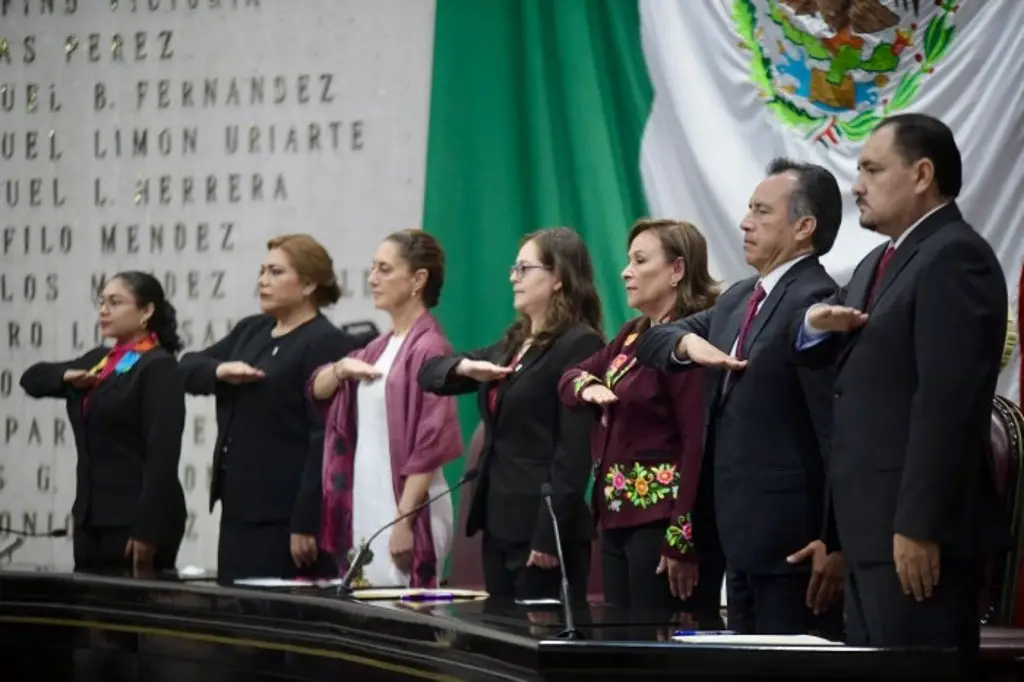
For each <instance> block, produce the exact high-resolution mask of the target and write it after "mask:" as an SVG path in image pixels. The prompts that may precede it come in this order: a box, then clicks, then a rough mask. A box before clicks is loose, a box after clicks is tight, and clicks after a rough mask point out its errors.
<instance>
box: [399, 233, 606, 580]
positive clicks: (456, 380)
mask: <svg viewBox="0 0 1024 682" xmlns="http://www.w3.org/2000/svg"><path fill="white" fill-rule="evenodd" d="M593 278H594V273H593V266H592V265H591V261H590V254H589V253H588V252H587V249H586V246H585V245H584V244H583V240H582V239H580V236H579V235H578V234H577V233H576V232H574V231H573V230H570V229H568V228H565V227H556V228H549V229H545V230H540V231H538V232H535V233H533V234H531V235H528V236H527V237H526V238H525V240H524V241H523V244H522V247H521V248H520V250H519V255H518V258H517V259H516V262H515V265H513V266H512V274H511V277H510V279H511V282H512V291H513V301H514V305H515V309H516V310H517V311H518V313H519V319H518V320H517V321H516V322H515V323H514V324H513V325H512V326H511V327H510V328H509V330H508V331H507V332H506V333H505V336H504V338H502V339H501V340H500V341H499V342H498V343H496V344H494V345H492V346H489V347H487V348H483V349H480V350H476V351H472V352H469V353H460V354H456V355H451V356H446V357H438V358H434V359H432V360H428V361H427V362H426V363H425V364H424V365H423V368H422V369H421V370H420V374H419V382H420V385H421V386H422V387H423V388H424V389H426V390H427V391H431V392H433V393H437V394H440V395H454V394H460V393H470V392H473V391H476V392H477V393H478V402H479V406H480V414H481V417H482V419H483V424H484V429H485V442H484V447H483V451H482V453H481V455H480V460H479V464H478V468H479V470H480V475H479V479H478V480H477V483H476V486H475V488H474V491H473V496H472V500H471V501H470V509H469V516H468V520H467V524H466V534H467V535H473V534H475V533H477V532H478V531H479V532H483V543H482V545H483V572H484V585H485V588H486V590H487V592H488V593H489V594H490V596H491V597H492V598H495V599H513V598H515V599H537V598H558V596H559V593H560V584H561V575H560V571H559V567H558V559H557V556H556V554H557V552H556V548H555V537H554V531H553V528H552V522H551V518H550V516H549V513H548V510H547V507H546V504H545V502H544V500H543V498H542V497H541V486H542V485H544V484H549V485H550V486H551V489H552V496H551V502H552V505H553V507H554V510H555V515H556V516H557V518H558V525H559V530H560V532H561V538H562V547H563V552H564V555H565V564H566V565H565V569H566V573H567V574H568V576H569V586H570V591H571V592H572V593H573V594H574V595H575V596H576V598H579V599H582V598H585V597H586V588H587V578H588V577H589V574H590V543H591V542H592V541H593V539H594V537H595V536H594V526H593V521H592V520H591V518H590V514H589V511H588V509H587V505H586V500H585V494H586V488H587V483H588V479H589V475H590V424H591V415H590V414H589V412H588V411H585V410H570V409H568V408H565V407H563V406H562V405H561V404H560V402H559V399H558V380H559V378H560V377H561V376H562V374H563V372H565V370H566V369H567V368H568V367H570V366H572V365H574V364H576V363H578V362H580V361H581V360H583V359H584V358H586V357H588V356H590V355H591V354H593V353H594V352H595V351H597V350H598V349H599V348H600V347H601V346H602V345H603V340H602V338H601V334H600V332H599V331H598V330H599V329H600V327H601V304H600V301H599V300H598V297H597V292H596V290H595V288H594V282H593Z"/></svg>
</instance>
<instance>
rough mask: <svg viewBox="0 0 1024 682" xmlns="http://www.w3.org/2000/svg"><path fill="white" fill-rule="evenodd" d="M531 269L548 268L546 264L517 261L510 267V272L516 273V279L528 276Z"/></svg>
mask: <svg viewBox="0 0 1024 682" xmlns="http://www.w3.org/2000/svg"><path fill="white" fill-rule="evenodd" d="M530 270H547V267H546V266H544V265H536V264H534V263H516V264H515V265H513V266H512V268H511V269H510V271H509V272H510V274H512V275H515V276H516V279H522V278H523V277H525V276H526V273H528V272H529V271H530Z"/></svg>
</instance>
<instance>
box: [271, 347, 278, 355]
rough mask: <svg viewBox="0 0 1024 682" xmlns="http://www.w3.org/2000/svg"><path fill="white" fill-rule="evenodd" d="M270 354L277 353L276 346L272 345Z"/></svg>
mask: <svg viewBox="0 0 1024 682" xmlns="http://www.w3.org/2000/svg"><path fill="white" fill-rule="evenodd" d="M270 354H271V355H277V346H274V350H272V351H270Z"/></svg>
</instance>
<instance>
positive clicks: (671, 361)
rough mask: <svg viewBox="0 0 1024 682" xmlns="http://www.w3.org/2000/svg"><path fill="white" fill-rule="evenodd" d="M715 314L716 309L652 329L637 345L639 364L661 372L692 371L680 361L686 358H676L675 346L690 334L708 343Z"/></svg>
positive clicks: (690, 365)
mask: <svg viewBox="0 0 1024 682" xmlns="http://www.w3.org/2000/svg"><path fill="white" fill-rule="evenodd" d="M713 311H714V306H712V307H711V308H708V309H707V310H702V311H700V312H698V313H694V314H693V315H690V316H689V317H686V318H684V319H682V320H677V321H675V322H670V323H668V324H660V325H657V326H656V327H651V328H650V329H648V330H647V331H646V332H644V333H643V334H641V335H640V340H639V341H638V342H637V347H636V358H637V361H638V362H640V363H642V364H644V365H650V366H651V367H654V368H655V369H657V370H659V371H661V372H678V371H680V370H683V369H687V368H690V367H692V366H693V365H692V364H691V363H688V362H682V361H681V360H685V359H684V358H678V357H677V356H676V346H678V345H679V340H680V339H681V338H683V337H684V336H686V335H687V334H696V335H697V336H699V337H701V338H702V339H707V337H708V333H709V331H710V330H711V321H712V319H713V315H714V312H713Z"/></svg>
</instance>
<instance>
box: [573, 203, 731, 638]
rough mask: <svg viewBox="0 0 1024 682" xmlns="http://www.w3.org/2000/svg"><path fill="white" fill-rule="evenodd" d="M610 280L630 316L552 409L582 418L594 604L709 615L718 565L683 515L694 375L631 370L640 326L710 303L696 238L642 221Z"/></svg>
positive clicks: (697, 426)
mask: <svg viewBox="0 0 1024 682" xmlns="http://www.w3.org/2000/svg"><path fill="white" fill-rule="evenodd" d="M627 248H628V254H629V263H628V265H627V266H626V269H625V270H623V272H622V278H623V279H624V280H625V283H626V297H627V300H628V302H629V305H630V307H632V308H634V309H635V310H637V311H639V312H640V313H641V316H640V317H638V318H636V319H634V320H631V321H629V322H627V323H626V324H625V325H624V326H623V327H622V329H621V330H620V331H619V333H618V335H617V336H616V337H615V339H614V340H613V341H612V342H611V343H610V344H608V345H607V346H605V347H604V348H602V349H601V350H600V351H598V352H597V353H595V354H594V355H592V356H591V357H589V358H587V359H586V360H584V361H583V362H581V363H580V364H578V365H576V366H575V367H573V368H571V369H569V371H567V372H566V373H565V375H564V376H563V377H562V381H561V383H560V392H561V396H562V401H563V402H564V403H565V404H566V405H568V406H570V407H579V406H589V407H591V408H592V409H593V411H594V413H595V414H596V415H597V416H598V417H599V418H597V419H595V420H594V427H593V431H592V439H591V445H592V451H593V462H594V473H595V476H596V481H595V484H594V495H593V498H592V506H593V511H594V514H595V516H596V517H597V519H598V525H599V527H600V530H601V565H602V576H603V578H604V596H605V600H606V601H607V602H608V603H610V604H612V605H614V606H620V607H626V608H633V609H644V610H666V609H667V610H671V611H675V612H683V611H688V612H691V613H693V614H694V615H699V616H700V617H702V618H705V617H707V618H710V619H711V620H713V619H716V618H718V610H719V605H720V590H721V584H722V572H723V570H724V565H723V563H724V562H723V561H722V559H721V557H720V556H719V554H718V553H717V552H716V551H715V549H716V546H717V543H716V542H715V541H714V537H713V536H714V532H713V530H711V528H710V527H709V526H706V525H705V526H704V527H702V528H700V529H699V530H701V531H703V532H704V535H703V538H702V539H704V540H705V542H704V544H703V545H702V544H701V543H700V542H697V539H696V536H695V528H697V526H699V525H701V524H700V522H699V521H698V520H697V519H695V518H694V516H695V501H696V497H697V488H698V482H699V481H700V474H701V459H702V453H703V447H704V443H703V439H704V405H703V399H702V395H701V376H700V374H698V373H696V372H684V373H677V374H673V375H665V374H662V373H660V372H658V371H657V370H655V369H652V368H650V367H646V366H644V365H639V364H637V361H636V355H635V352H636V341H637V338H638V337H639V336H640V335H642V334H643V333H644V332H645V331H646V330H647V329H649V328H650V327H651V326H652V325H656V324H661V323H663V322H666V321H669V320H673V319H676V318H678V317H683V316H686V315H690V314H692V313H695V312H698V311H700V310H703V309H705V308H707V307H709V306H711V304H712V303H714V301H715V298H716V297H717V295H718V290H717V287H716V285H715V282H714V281H713V280H712V279H711V276H710V274H708V256H707V242H706V241H705V240H704V237H703V235H701V233H700V232H699V231H698V230H697V228H696V227H694V226H693V225H691V224H690V223H686V222H676V221H670V220H642V221H639V222H637V223H636V224H635V225H634V226H633V229H632V230H631V231H630V234H629V240H628V247H627Z"/></svg>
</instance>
